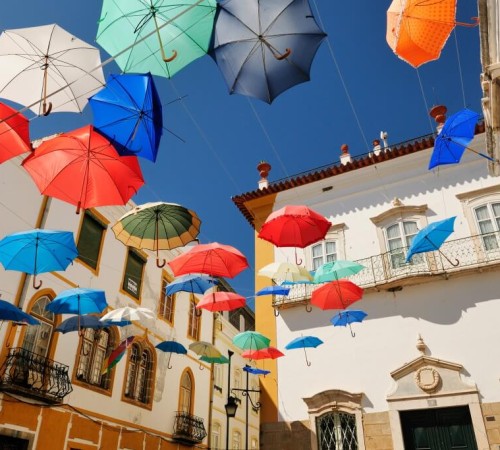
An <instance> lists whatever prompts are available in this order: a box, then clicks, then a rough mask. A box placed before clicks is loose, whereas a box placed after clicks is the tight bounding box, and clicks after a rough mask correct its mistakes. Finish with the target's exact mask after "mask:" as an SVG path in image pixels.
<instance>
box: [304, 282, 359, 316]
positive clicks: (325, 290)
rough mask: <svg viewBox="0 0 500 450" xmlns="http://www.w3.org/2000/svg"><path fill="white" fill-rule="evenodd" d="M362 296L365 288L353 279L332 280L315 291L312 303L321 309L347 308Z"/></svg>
mask: <svg viewBox="0 0 500 450" xmlns="http://www.w3.org/2000/svg"><path fill="white" fill-rule="evenodd" d="M361 297H363V289H362V288H360V287H359V286H358V285H356V284H354V283H353V282H352V281H348V280H338V281H330V282H329V283H326V284H325V285H324V286H321V287H320V288H318V289H315V290H314V291H313V293H312V295H311V304H312V305H315V306H317V307H318V308H321V309H345V308H346V307H348V306H349V305H352V304H353V303H354V302H356V301H358V300H360V299H361ZM308 311H309V310H308Z"/></svg>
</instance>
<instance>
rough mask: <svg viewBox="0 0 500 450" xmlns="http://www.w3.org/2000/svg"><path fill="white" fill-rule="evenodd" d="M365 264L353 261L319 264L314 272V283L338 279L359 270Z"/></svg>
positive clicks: (354, 273)
mask: <svg viewBox="0 0 500 450" xmlns="http://www.w3.org/2000/svg"><path fill="white" fill-rule="evenodd" d="M364 268H365V266H363V265H361V264H358V263H356V262H353V261H343V260H337V261H331V262H328V263H326V264H323V265H322V266H319V267H318V268H317V269H316V272H315V273H314V282H315V283H325V282H327V281H334V280H340V279H341V278H345V277H348V276H350V275H356V274H357V273H359V272H361V271H362V270H363V269H364Z"/></svg>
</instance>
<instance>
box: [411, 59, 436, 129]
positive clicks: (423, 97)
mask: <svg viewBox="0 0 500 450" xmlns="http://www.w3.org/2000/svg"><path fill="white" fill-rule="evenodd" d="M415 72H416V73H417V78H418V84H419V85H420V92H421V93H422V99H423V100H424V106H425V115H426V116H427V119H428V120H429V126H430V128H431V133H434V126H433V125H432V121H431V116H429V114H428V112H429V110H430V108H429V105H428V104H427V99H426V98H425V92H424V86H423V85H422V80H421V79H420V71H419V70H418V68H416V69H415Z"/></svg>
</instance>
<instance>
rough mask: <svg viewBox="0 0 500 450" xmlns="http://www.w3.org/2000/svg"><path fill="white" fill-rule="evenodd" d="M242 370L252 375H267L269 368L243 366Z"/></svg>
mask: <svg viewBox="0 0 500 450" xmlns="http://www.w3.org/2000/svg"><path fill="white" fill-rule="evenodd" d="M243 370H244V371H245V372H248V373H251V374H253V375H267V374H268V373H271V371H270V370H264V369H258V368H257V367H250V366H245V367H243Z"/></svg>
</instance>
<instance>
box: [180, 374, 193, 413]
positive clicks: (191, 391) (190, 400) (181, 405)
mask: <svg viewBox="0 0 500 450" xmlns="http://www.w3.org/2000/svg"><path fill="white" fill-rule="evenodd" d="M185 376H186V377H188V378H189V380H190V383H191V386H190V389H189V391H188V392H189V411H185V410H184V401H183V400H184V395H185V392H186V390H183V384H182V381H183V379H184V377H185ZM194 394H195V378H194V375H193V372H192V371H191V369H190V368H189V367H187V368H185V369H184V370H183V371H182V373H181V376H180V378H179V395H178V399H177V411H179V412H184V413H185V414H189V415H193V411H194V400H195V395H194Z"/></svg>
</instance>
